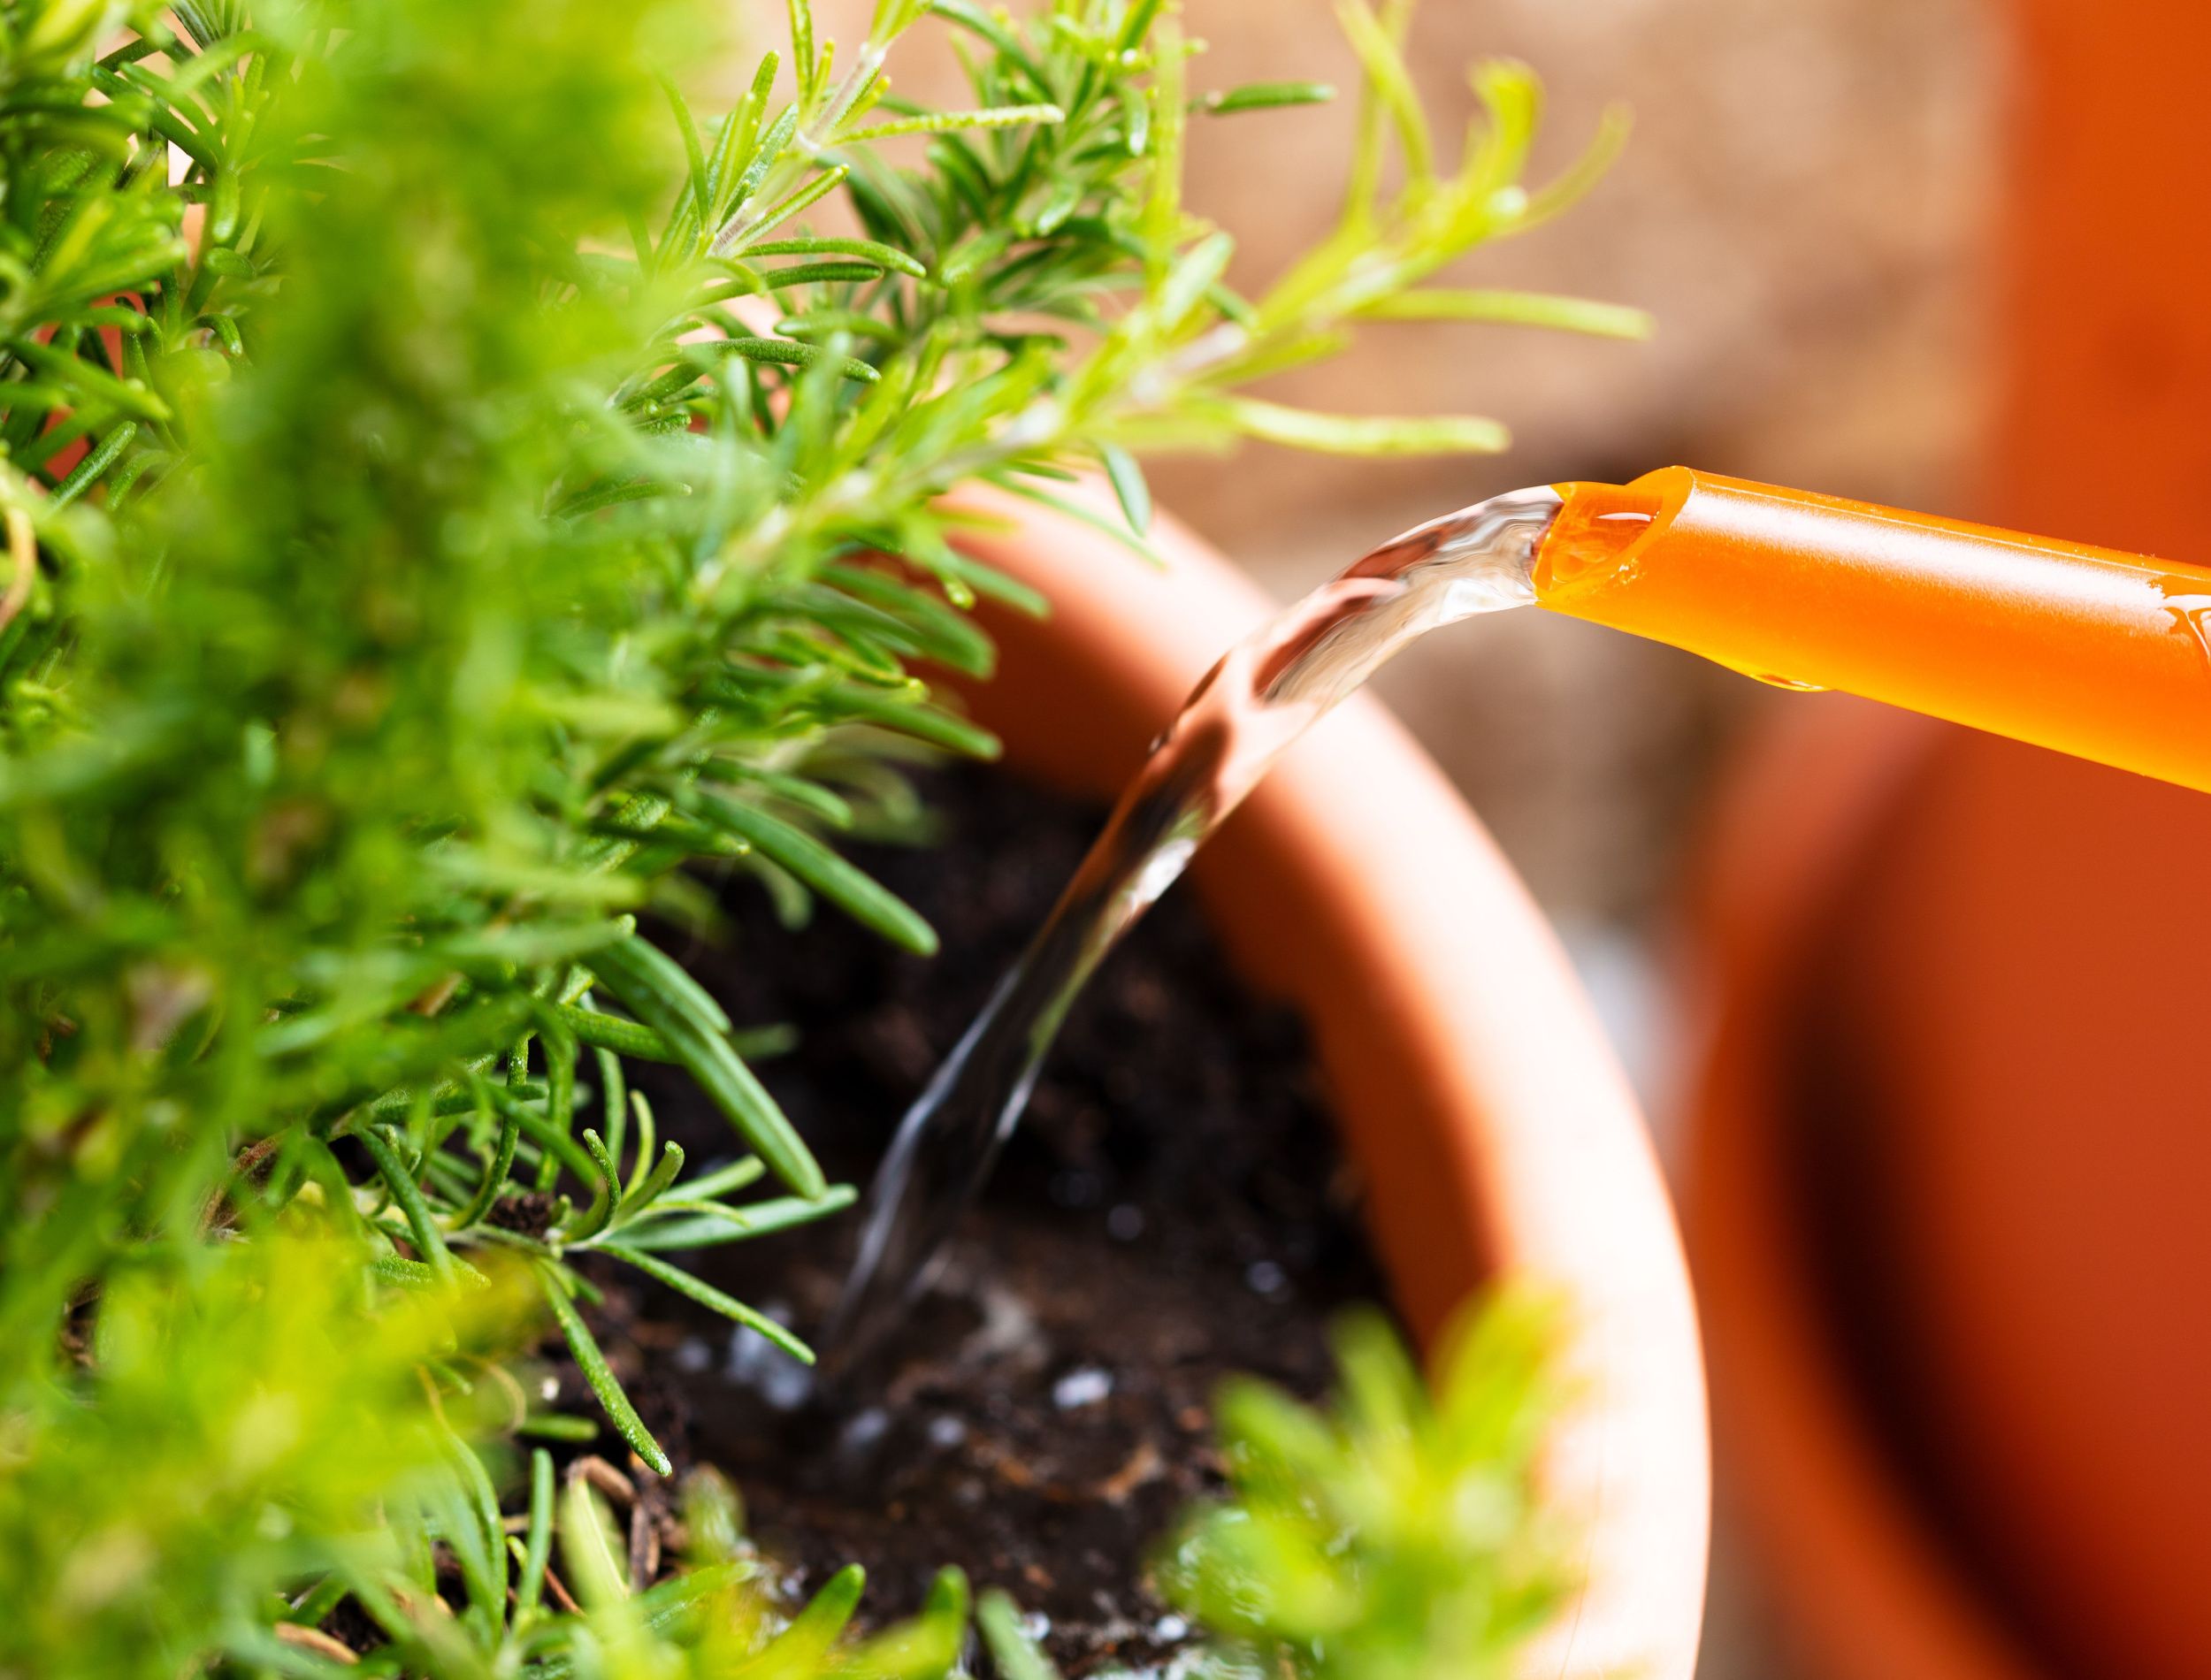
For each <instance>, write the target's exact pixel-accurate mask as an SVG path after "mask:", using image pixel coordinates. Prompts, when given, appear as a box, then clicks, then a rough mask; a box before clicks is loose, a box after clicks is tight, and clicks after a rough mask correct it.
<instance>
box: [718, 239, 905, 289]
mask: <svg viewBox="0 0 2211 1680" xmlns="http://www.w3.org/2000/svg"><path fill="white" fill-rule="evenodd" d="M745 255H746V256H857V257H861V258H864V259H865V260H866V261H868V262H869V263H873V264H874V265H875V266H876V268H879V269H888V270H890V271H891V272H893V273H897V274H907V275H911V276H912V277H913V278H914V279H917V280H918V279H926V278H927V277H928V274H929V270H928V268H927V267H926V266H925V265H924V264H923V263H921V262H920V261H919V260H918V259H916V258H915V257H914V256H910V255H909V254H908V253H907V252H905V251H902V250H900V249H899V248H898V247H897V246H895V245H885V244H884V243H883V242H882V241H878V240H871V239H826V238H807V239H780V240H768V241H764V242H762V243H761V244H757V245H747V246H746V248H745Z"/></svg>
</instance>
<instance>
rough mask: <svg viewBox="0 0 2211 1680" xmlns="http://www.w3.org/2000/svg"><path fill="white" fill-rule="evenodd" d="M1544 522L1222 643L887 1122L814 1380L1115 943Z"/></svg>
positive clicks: (894, 1290) (1531, 547)
mask: <svg viewBox="0 0 2211 1680" xmlns="http://www.w3.org/2000/svg"><path fill="white" fill-rule="evenodd" d="M1559 507H1560V502H1559V498H1558V496H1557V494H1556V493H1554V492H1552V491H1549V490H1548V489H1544V490H1521V491H1515V492H1513V493H1511V494H1509V495H1503V496H1496V497H1493V498H1491V499H1490V500H1488V501H1484V502H1480V503H1477V504H1476V505H1475V506H1473V507H1472V508H1465V509H1463V510H1461V511H1460V512H1458V513H1455V514H1450V515H1445V516H1444V517H1443V518H1442V519H1438V520H1434V521H1433V522H1431V523H1428V524H1425V525H1421V526H1419V527H1418V528H1417V529H1415V530H1412V531H1407V532H1405V534H1404V536H1402V537H1399V538H1396V539H1394V540H1393V541H1390V542H1389V543H1385V544H1384V545H1383V546H1381V547H1380V548H1377V549H1375V550H1374V551H1373V553H1371V554H1366V556H1364V557H1363V558H1361V559H1360V560H1358V561H1356V562H1354V563H1353V564H1352V565H1351V566H1350V568H1349V569H1346V570H1345V571H1343V573H1342V574H1341V575H1340V576H1338V577H1335V579H1333V580H1332V581H1330V582H1329V583H1327V584H1322V585H1321V586H1320V588H1319V589H1316V590H1314V591H1313V592H1312V593H1311V594H1310V595H1307V596H1306V597H1305V598H1304V599H1302V600H1300V601H1298V602H1297V603H1296V604H1295V605H1293V606H1291V607H1287V608H1285V609H1284V610H1283V611H1282V612H1281V613H1280V614H1279V615H1276V616H1275V617H1274V619H1272V620H1271V621H1269V622H1267V623H1266V624H1265V625H1263V626H1262V627H1261V628H1260V629H1259V630H1256V631H1254V632H1253V633H1252V634H1251V635H1250V636H1248V637H1246V638H1244V639H1243V641H1241V642H1239V643H1237V644H1236V646H1235V647H1233V648H1231V649H1230V650H1229V651H1228V653H1227V654H1226V655H1225V656H1224V657H1223V658H1222V659H1221V661H1220V663H1219V664H1218V665H1216V666H1214V667H1213V669H1212V671H1210V672H1209V673H1208V674H1207V675H1206V676H1205V679H1204V680H1203V681H1201V682H1200V683H1198V685H1197V688H1196V689H1195V690H1194V691H1192V692H1191V694H1190V699H1188V700H1186V701H1184V702H1183V705H1182V710H1181V712H1179V713H1178V714H1176V715H1175V718H1174V722H1172V723H1170V724H1169V725H1168V726H1167V731H1166V733H1164V734H1163V735H1161V736H1160V737H1159V740H1158V741H1157V742H1156V743H1155V744H1154V745H1153V747H1152V751H1151V757H1150V759H1149V760H1146V762H1145V764H1144V768H1143V769H1142V770H1141V771H1139V772H1138V773H1137V775H1136V779H1135V781H1134V782H1132V783H1130V784H1129V786H1128V790H1126V791H1125V792H1124V793H1123V794H1122V795H1121V802H1120V804H1118V805H1117V806H1115V807H1114V808H1113V815H1112V816H1111V817H1110V818H1108V819H1107V821H1106V823H1105V829H1104V830H1103V831H1102V832H1101V833H1100V834H1099V835H1098V839H1097V841H1096V842H1095V843H1094V844H1092V845H1091V847H1090V852H1089V854H1088V855H1087V856H1086V857H1085V858H1084V859H1083V863H1082V866H1081V867H1079V868H1078V869H1077V870H1076V871H1075V877H1074V879H1073V880H1072V881H1070V882H1068V883H1067V890H1065V891H1064V892H1062V893H1061V894H1060V901H1059V903H1058V904H1057V905H1055V906H1054V907H1053V909H1052V913H1051V915H1050V916H1048V917H1047V918H1046V919H1045V920H1044V926H1043V927H1042V928H1040V929H1038V931H1037V936H1036V938H1035V939H1034V940H1032V941H1031V942H1030V943H1029V949H1028V950H1027V951H1025V952H1024V953H1023V954H1022V955H1021V958H1020V959H1019V960H1018V961H1017V962H1016V963H1015V964H1014V966H1013V968H1012V970H1011V971H1010V972H1008V973H1007V974H1006V977H1005V979H1004V980H1002V981H999V982H998V989H997V990H996V991H995V992H994V993H993V994H992V995H991V1000H990V1002H989V1003H988V1004H985V1005H984V1006H983V1012H982V1013H981V1014H980V1015H978V1016H977V1017H976V1018H975V1023H974V1024H973V1025H972V1026H971V1027H968V1031H967V1033H966V1034H965V1035H963V1036H962V1037H961V1039H960V1042H959V1044H958V1045H957V1046H956V1047H955V1048H954V1049H953V1050H952V1054H951V1055H950V1056H949V1057H947V1058H945V1062H944V1065H942V1066H941V1067H939V1068H938V1069H937V1073H936V1074H935V1076H934V1077H933V1078H932V1079H931V1080H930V1082H929V1085H928V1087H927V1088H926V1089H924V1090H923V1091H922V1095H921V1096H919V1097H918V1098H917V1099H916V1100H915V1101H914V1105H913V1106H912V1107H911V1108H910V1109H908V1110H907V1112H906V1117H905V1119H903V1120H901V1121H900V1122H899V1130H898V1135H897V1136H896V1137H895V1138H894V1139H893V1140H892V1142H891V1149H890V1151H889V1153H888V1154H887V1155H886V1156H885V1157H884V1162H883V1165H882V1167H881V1168H880V1170H879V1171H878V1172H877V1173H876V1180H875V1183H874V1185H873V1186H872V1187H870V1189H869V1191H868V1203H867V1207H866V1210H865V1213H864V1215H863V1219H864V1223H863V1226H862V1230H861V1243H860V1253H859V1257H858V1259H857V1260H856V1261H855V1262H854V1264H853V1271H852V1275H851V1277H850V1278H849V1279H847V1281H846V1283H845V1294H844V1299H843V1300H842V1302H840V1303H839V1305H838V1311H837V1315H836V1317H835V1318H834V1320H833V1321H832V1323H831V1325H830V1329H829V1333H828V1334H827V1335H826V1336H825V1337H824V1338H823V1339H822V1361H823V1375H824V1376H825V1377H826V1378H831V1379H834V1378H835V1377H836V1376H837V1375H838V1374H848V1373H850V1372H852V1371H854V1370H855V1369H856V1368H858V1367H859V1366H860V1365H861V1364H862V1363H864V1362H865V1360H866V1358H867V1356H868V1355H869V1354H870V1353H871V1352H872V1351H874V1350H875V1349H876V1348H877V1347H879V1346H880V1345H881V1344H882V1343H883V1341H884V1339H885V1338H886V1336H887V1335H888V1334H889V1333H890V1332H891V1330H892V1329H893V1328H894V1327H895V1326H896V1325H898V1323H899V1321H900V1319H901V1318H902V1317H903V1316H904V1313H905V1310H906V1307H907V1303H908V1302H911V1301H912V1300H913V1299H914V1296H915V1295H916V1294H919V1293H920V1292H921V1291H922V1290H923V1289H925V1288H926V1287H928V1285H929V1282H930V1276H931V1274H932V1271H933V1264H934V1262H935V1261H936V1259H937V1255H938V1253H939V1251H940V1250H941V1249H943V1247H944V1243H945V1239H946V1238H947V1237H949V1236H950V1235H951V1234H952V1228H953V1227H954V1226H956V1225H957V1224H958V1223H959V1220H960V1214H961V1213H962V1212H963V1211H964V1210H966V1208H967V1206H968V1203H969V1201H970V1200H972V1199H973V1197H974V1195H975V1192H976V1191H977V1190H978V1189H980V1188H981V1187H982V1184H983V1180H984V1179H986V1178H987V1177H988V1176H989V1174H990V1171H991V1165H992V1163H993V1162H994V1161H995V1160H996V1159H997V1157H998V1149H999V1146H1000V1145H1002V1144H1003V1143H1004V1142H1005V1141H1006V1138H1007V1137H1008V1136H1009V1135H1011V1134H1012V1133H1013V1130H1014V1126H1016V1125H1017V1124H1018V1123H1019V1121H1020V1119H1021V1111H1022V1110H1023V1109H1024V1108H1025V1107H1027V1105H1028V1103H1029V1092H1030V1091H1031V1090H1032V1089H1033V1088H1034V1087H1035V1085H1036V1082H1037V1073H1038V1071H1039V1070H1040V1069H1041V1067H1042V1066H1043V1064H1044V1055H1045V1053H1046V1051H1048V1050H1050V1049H1051V1047H1052V1038H1053V1036H1054V1035H1056V1034H1057V1033H1058V1031H1059V1028H1060V1022H1061V1020H1063V1019H1065V1018H1066V1016H1067V1010H1068V1007H1069V1006H1070V1005H1071V1004H1073V1003H1074V1001H1075V997H1076V995H1077V994H1078V993H1080V992H1081V990H1082V989H1083V982H1084V981H1087V980H1088V979H1089V978H1090V974H1091V973H1092V971H1093V970H1095V969H1096V968H1097V966H1098V963H1099V961H1100V960H1101V959H1102V958H1104V957H1105V953H1106V952H1107V951H1110V950H1112V949H1113V943H1114V942H1115V941H1116V940H1118V939H1119V938H1120V937H1121V935H1122V934H1123V933H1125V932H1127V931H1128V928H1130V927H1131V926H1132V925H1134V924H1135V922H1136V920H1137V918H1138V917H1140V916H1142V915H1143V914H1144V912H1145V911H1146V910H1148V909H1149V908H1151V905H1153V904H1154V903H1155V902H1156V901H1157V900H1158V898H1159V895H1160V894H1161V893H1162V892H1164V891H1166V890H1167V887H1168V886H1169V885H1170V884H1172V883H1173V882H1174V879H1175V877H1176V876H1178V875H1180V874H1182V871H1183V869H1184V868H1185V867H1187V866H1188V864H1189V862H1190V857H1191V854H1193V853H1194V852H1195V851H1197V848H1198V847H1199V846H1201V845H1203V844H1205V839H1206V837H1207V836H1209V835H1211V834H1212V833H1213V830H1214V829H1218V828H1219V827H1220V824H1221V822H1222V821H1224V820H1225V819H1226V818H1227V817H1228V813H1230V812H1232V811H1234V810H1235V809H1236V806H1238V805H1239V804H1240V803H1241V802H1242V801H1243V798H1244V796H1245V795H1246V794H1248V793H1250V792H1251V790H1252V789H1253V788H1254V787H1256V786H1257V785H1258V784H1259V780H1260V778H1261V777H1262V776H1264V775H1266V772H1267V769H1268V768H1269V767H1271V766H1272V765H1273V764H1274V761H1275V760H1277V759H1278V758H1280V757H1281V755H1282V753H1283V752H1285V751H1286V750H1287V749H1288V748H1289V745H1291V744H1292V743H1293V742H1295V741H1296V740H1297V738H1298V737H1300V736H1301V735H1303V734H1304V732H1305V731H1306V730H1307V729H1310V728H1312V725H1313V724H1314V723H1315V722H1318V721H1319V720H1320V718H1321V717H1322V716H1324V715H1325V714H1327V712H1328V710H1329V709H1330V708H1331V707H1333V706H1335V705H1336V703H1337V702H1338V701H1340V700H1342V699H1344V698H1345V697H1346V696H1348V695H1350V694H1351V693H1352V692H1354V691H1356V690H1357V689H1358V687H1359V686H1360V685H1361V684H1362V683H1365V682H1366V679H1367V678H1368V677H1369V676H1373V674H1374V672H1375V671H1376V670H1377V669H1379V668H1381V666H1382V665H1383V664H1384V663H1385V662H1386V661H1388V660H1389V657H1390V656H1391V655H1392V654H1394V653H1396V651H1397V650H1398V649H1399V648H1401V647H1403V646H1404V645H1406V644H1407V643H1409V642H1412V641H1414V640H1417V639H1418V638H1420V637H1421V636H1424V635H1426V634H1427V632H1428V631H1429V630H1434V629H1437V628H1438V627H1439V626H1442V625H1444V624H1451V623H1456V622H1458V621H1459V620H1461V619H1465V618H1472V617H1473V616H1475V615H1478V614H1481V613H1494V612H1500V611H1503V609H1504V608H1506V607H1523V606H1527V605H1530V604H1532V603H1533V602H1534V599H1535V589H1534V584H1533V582H1532V581H1531V579H1532V576H1533V573H1534V561H1535V551H1536V548H1537V546H1538V545H1539V544H1540V543H1541V542H1542V538H1543V536H1544V534H1545V533H1546V532H1548V531H1549V529H1550V527H1551V523H1552V521H1553V520H1554V519H1556V518H1557V515H1558V510H1559Z"/></svg>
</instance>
